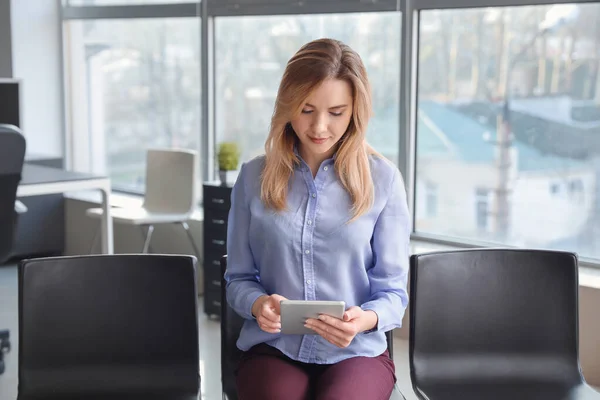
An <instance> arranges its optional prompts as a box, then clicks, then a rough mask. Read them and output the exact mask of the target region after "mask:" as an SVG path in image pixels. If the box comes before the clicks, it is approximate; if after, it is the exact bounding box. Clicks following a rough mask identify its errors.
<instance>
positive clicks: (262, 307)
mask: <svg viewBox="0 0 600 400" xmlns="http://www.w3.org/2000/svg"><path fill="white" fill-rule="evenodd" d="M281 300H287V299H286V298H285V297H283V296H280V295H278V294H272V295H270V296H267V295H263V296H260V297H259V298H258V299H256V301H255V302H254V304H253V305H252V315H254V317H255V318H256V321H257V322H258V326H259V327H260V329H262V330H263V331H265V332H267V333H279V332H280V331H281V308H280V307H279V302H280V301H281Z"/></svg>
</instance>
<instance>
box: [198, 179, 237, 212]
mask: <svg viewBox="0 0 600 400" xmlns="http://www.w3.org/2000/svg"><path fill="white" fill-rule="evenodd" d="M230 206H231V188H229V187H226V186H211V185H205V186H204V208H205V209H214V210H223V211H229V207H230Z"/></svg>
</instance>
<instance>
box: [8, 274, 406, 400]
mask: <svg viewBox="0 0 600 400" xmlns="http://www.w3.org/2000/svg"><path fill="white" fill-rule="evenodd" d="M17 304H18V300H17V268H16V267H15V266H0V330H2V329H6V328H8V329H10V333H11V344H12V347H13V349H12V351H11V352H10V353H9V354H7V355H6V357H5V362H6V372H5V373H4V375H0V399H1V400H14V399H16V398H17V360H18V354H17V351H18V338H17V325H18V314H17ZM199 305H200V310H201V309H202V299H200V303H199ZM200 310H199V316H200V318H199V321H200V372H201V376H202V397H201V398H202V400H220V399H221V372H220V371H221V369H220V360H221V347H220V345H215V344H216V343H220V331H219V322H218V321H213V320H210V319H208V318H206V316H205V315H204V313H203V312H202V311H200ZM407 351H408V343H407V342H406V341H405V340H401V339H396V340H395V341H394V361H395V362H396V374H397V376H398V387H399V388H400V390H401V391H402V393H403V394H404V395H405V397H406V399H407V400H415V399H416V397H415V396H414V394H413V393H412V390H411V385H410V379H409V369H408V352H407Z"/></svg>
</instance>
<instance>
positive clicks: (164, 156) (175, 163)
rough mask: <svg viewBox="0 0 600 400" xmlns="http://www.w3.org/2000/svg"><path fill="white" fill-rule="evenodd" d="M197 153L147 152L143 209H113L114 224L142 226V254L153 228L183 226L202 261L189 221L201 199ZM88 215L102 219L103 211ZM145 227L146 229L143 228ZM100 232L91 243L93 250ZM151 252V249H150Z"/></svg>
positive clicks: (94, 209) (98, 209)
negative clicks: (163, 225)
mask: <svg viewBox="0 0 600 400" xmlns="http://www.w3.org/2000/svg"><path fill="white" fill-rule="evenodd" d="M197 166H198V152H196V151H193V150H171V149H169V150H154V149H153V150H148V152H147V156H146V194H145V196H144V202H143V204H142V206H141V207H137V208H114V209H112V211H111V213H112V219H113V221H114V223H122V224H129V225H135V226H139V227H140V229H141V230H142V234H143V236H144V247H143V249H142V253H147V252H148V251H149V250H150V241H151V240H152V233H153V232H154V225H158V224H180V225H181V226H182V227H183V229H184V230H185V233H186V234H187V237H188V239H189V241H190V243H191V245H192V247H193V249H194V252H195V255H196V257H198V259H200V252H199V251H198V247H197V246H196V243H195V242H194V238H193V237H192V234H191V233H190V229H189V226H188V224H187V221H188V220H189V219H190V217H191V216H192V214H193V213H194V210H195V209H196V204H197V203H198V200H199V197H198V195H199V176H198V168H197ZM86 215H87V216H89V217H91V218H97V219H99V218H100V217H101V216H102V209H101V208H90V209H88V210H87V211H86ZM144 228H146V229H144ZM98 237H99V230H98V231H97V232H96V236H95V237H94V240H93V242H92V249H91V251H93V249H94V245H95V244H96V241H97V239H98ZM150 251H151V250H150Z"/></svg>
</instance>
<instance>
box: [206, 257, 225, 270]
mask: <svg viewBox="0 0 600 400" xmlns="http://www.w3.org/2000/svg"><path fill="white" fill-rule="evenodd" d="M223 255H224V254H222V255H218V254H215V253H208V252H206V253H204V270H205V271H206V270H207V269H209V268H210V269H216V270H219V271H220V270H221V256H223ZM205 273H206V272H205Z"/></svg>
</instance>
